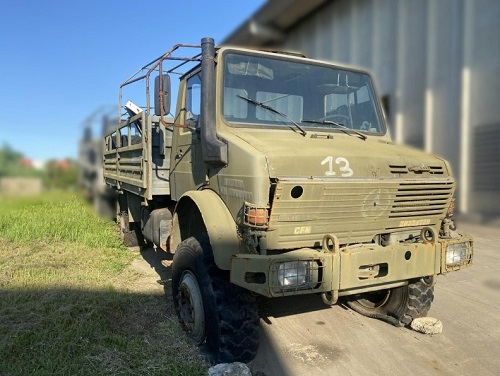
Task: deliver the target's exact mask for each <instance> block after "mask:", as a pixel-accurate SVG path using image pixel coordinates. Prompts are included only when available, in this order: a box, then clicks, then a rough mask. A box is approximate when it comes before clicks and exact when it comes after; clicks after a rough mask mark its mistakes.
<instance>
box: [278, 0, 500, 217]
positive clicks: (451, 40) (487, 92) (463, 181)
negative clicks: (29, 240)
mask: <svg viewBox="0 0 500 376" xmlns="http://www.w3.org/2000/svg"><path fill="white" fill-rule="evenodd" d="M499 20H500V1H498V0H439V1H438V0H335V1H330V2H327V3H326V5H324V6H322V7H321V8H320V9H318V11H316V12H315V13H314V14H313V15H311V16H309V17H308V18H306V19H305V20H303V21H302V22H300V23H299V24H297V25H296V26H295V27H294V28H293V29H292V30H291V31H290V32H289V33H288V34H287V37H286V40H285V41H284V43H283V46H284V47H286V48H287V49H292V50H298V51H302V52H304V53H306V54H307V55H308V56H310V57H313V58H320V59H326V60H332V61H336V62H339V63H348V64H354V65H357V66H362V67H365V68H367V69H368V70H370V71H371V72H373V73H374V76H375V79H376V81H377V84H378V85H377V86H378V88H379V94H380V95H381V96H382V97H384V98H385V99H387V102H388V104H389V117H388V120H389V123H390V128H391V132H392V135H393V138H394V139H395V140H396V141H398V142H402V143H406V144H410V145H413V146H416V147H419V148H422V149H425V150H427V151H429V152H432V153H435V154H438V155H442V156H443V157H445V158H446V159H448V160H449V161H450V162H451V163H452V166H453V167H454V172H455V175H456V176H457V178H458V180H459V187H460V188H459V191H458V193H459V195H458V206H459V209H460V210H461V211H466V212H475V211H484V210H485V208H486V209H488V210H493V211H495V210H496V211H497V212H498V213H500V193H499V192H500V188H499V189H494V190H491V189H490V191H488V192H486V191H485V190H484V189H483V190H482V191H481V192H480V194H478V191H477V190H478V187H477V186H475V184H474V182H473V180H474V178H475V177H474V174H475V173H476V171H479V170H477V169H478V166H475V165H474V163H475V162H474V158H473V156H474V154H473V153H474V150H473V146H474V145H473V144H474V129H475V127H477V126H481V125H484V124H494V123H495V124H498V129H499V135H500V39H499V36H500V22H499ZM484 158H486V159H487V157H483V159H484ZM476 159H477V158H476ZM491 163H492V167H491V168H492V170H491V171H492V174H493V175H495V174H496V175H495V176H497V177H498V176H500V161H496V164H495V162H494V161H492V162H491ZM483 169H484V167H483ZM487 172H488V171H486V173H487ZM479 188H481V187H479ZM490 188H491V187H490ZM491 201H496V204H493V209H492V203H491ZM495 205H496V208H495Z"/></svg>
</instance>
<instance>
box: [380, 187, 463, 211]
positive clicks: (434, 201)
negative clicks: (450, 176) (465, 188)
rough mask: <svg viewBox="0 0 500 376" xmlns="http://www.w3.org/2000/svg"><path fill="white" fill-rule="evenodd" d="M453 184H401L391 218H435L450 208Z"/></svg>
mask: <svg viewBox="0 0 500 376" xmlns="http://www.w3.org/2000/svg"><path fill="white" fill-rule="evenodd" d="M452 194H453V183H452V182H448V183H429V182H425V183H401V184H400V186H399V188H398V191H397V193H396V196H395V198H394V203H393V205H392V208H391V212H390V214H389V218H406V217H420V216H425V217H428V216H435V215H439V214H441V213H443V211H444V210H446V209H447V208H448V205H447V204H448V202H449V200H450V198H451V196H452Z"/></svg>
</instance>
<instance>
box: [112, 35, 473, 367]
mask: <svg viewBox="0 0 500 376" xmlns="http://www.w3.org/2000/svg"><path fill="white" fill-rule="evenodd" d="M184 55H187V56H188V57H184ZM175 76H177V77H179V81H178V94H177V105H176V108H175V110H173V111H172V112H171V111H170V107H171V88H172V86H177V80H176V81H175V82H174V84H175V85H172V82H171V78H172V77H175ZM137 83H140V84H137ZM136 86H140V87H139V89H137V88H136ZM125 92H130V93H132V94H133V95H134V98H133V100H127V102H126V103H125V104H123V101H124V97H125V95H124V93H125ZM119 97H120V98H119V107H118V110H119V119H120V121H119V124H118V125H117V127H116V128H115V129H113V130H112V131H111V132H108V133H107V134H106V135H105V137H104V143H105V145H104V156H103V169H104V179H105V182H106V183H107V184H108V185H109V186H111V187H113V188H114V189H115V190H116V191H117V193H118V220H117V221H118V222H119V225H120V229H121V233H122V235H123V239H124V241H125V243H126V244H127V245H137V244H142V243H143V242H150V243H152V244H153V245H154V246H155V247H156V248H161V249H163V250H165V251H166V252H171V253H172V254H174V256H173V264H172V269H171V271H172V292H173V300H174V306H175V308H176V310H177V314H178V317H179V322H180V323H181V325H182V327H183V329H184V330H185V331H186V332H187V333H188V335H189V336H190V337H191V338H192V339H193V340H194V341H195V342H196V343H197V344H198V345H203V346H204V348H205V349H207V350H208V352H209V353H210V354H211V356H212V359H213V360H214V361H218V362H230V361H236V360H237V361H243V362H246V361H249V360H251V359H252V358H253V357H254V356H255V355H256V353H257V348H258V344H259V315H258V311H257V305H256V298H257V297H258V296H264V297H267V298H275V297H284V296H289V295H302V294H316V295H318V299H322V300H323V301H324V302H325V303H326V304H328V305H333V304H336V303H337V301H338V300H339V299H341V301H342V302H345V304H347V305H348V306H349V307H351V308H352V309H354V310H356V311H357V312H359V313H362V314H364V315H367V316H370V317H375V318H379V319H383V320H385V321H387V322H389V323H392V324H394V325H398V326H403V325H408V324H410V323H411V321H412V320H413V319H414V318H417V317H420V316H425V315H426V314H427V311H428V310H429V308H430V305H431V303H432V301H433V298H434V292H433V286H434V283H435V280H436V276H437V275H439V274H444V273H447V272H451V271H457V270H460V269H463V268H466V267H468V266H470V265H471V264H472V259H473V240H472V238H471V237H470V236H468V235H466V234H461V233H459V232H457V231H456V229H455V225H454V222H453V218H452V216H453V209H454V198H453V194H454V190H455V181H454V179H453V177H452V172H451V168H450V165H449V163H448V162H447V161H445V160H444V159H442V158H439V157H437V156H433V155H429V154H426V153H424V152H422V151H419V150H416V149H412V148H409V147H405V146H401V145H397V144H394V143H393V142H392V141H391V138H390V135H389V132H388V129H387V126H386V122H385V118H384V114H383V110H382V108H381V105H380V102H379V99H378V96H377V94H376V92H375V89H374V85H373V82H372V79H371V77H370V75H369V74H368V73H366V72H364V71H361V70H358V69H353V68H350V67H341V66H338V65H333V64H331V63H327V62H323V61H316V60H311V59H308V58H306V57H304V56H302V55H300V54H295V53H285V52H275V51H274V52H273V51H256V50H251V49H244V48H235V47H220V48H219V47H215V45H214V41H213V39H211V38H204V39H202V40H201V45H176V46H174V47H173V48H172V49H171V50H169V51H168V52H167V53H165V54H164V55H162V56H160V57H159V58H157V59H155V60H153V61H152V62H151V63H149V64H147V65H145V66H144V67H142V68H141V69H139V70H138V71H137V72H136V73H135V74H133V75H132V76H131V77H130V78H129V79H127V80H126V81H125V82H124V83H123V84H121V86H120V95H119ZM138 98H139V99H140V100H141V102H140V103H138Z"/></svg>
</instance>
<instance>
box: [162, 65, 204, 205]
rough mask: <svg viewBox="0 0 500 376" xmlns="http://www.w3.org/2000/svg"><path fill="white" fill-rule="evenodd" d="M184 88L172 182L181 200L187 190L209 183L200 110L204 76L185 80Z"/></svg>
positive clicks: (174, 138)
mask: <svg viewBox="0 0 500 376" xmlns="http://www.w3.org/2000/svg"><path fill="white" fill-rule="evenodd" d="M180 90H182V91H183V95H182V101H183V102H184V106H181V111H180V114H178V119H179V124H180V125H181V126H180V127H176V128H175V130H174V136H173V140H172V154H171V163H170V166H171V175H170V186H171V194H172V198H173V199H174V200H178V199H179V198H180V196H182V194H183V193H184V192H187V191H189V190H195V189H198V188H199V187H200V186H201V185H203V184H204V183H205V180H206V174H205V163H204V162H203V155H202V152H201V144H200V140H201V136H200V124H199V117H200V112H201V111H200V110H201V105H200V103H201V76H200V72H197V73H195V74H193V75H192V76H191V77H189V78H188V79H187V81H186V82H185V83H181V85H180Z"/></svg>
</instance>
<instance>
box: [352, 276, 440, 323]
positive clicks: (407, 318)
mask: <svg viewBox="0 0 500 376" xmlns="http://www.w3.org/2000/svg"><path fill="white" fill-rule="evenodd" d="M433 300H434V286H432V285H431V284H429V283H426V282H425V281H422V280H420V281H414V282H412V283H409V284H408V285H406V286H401V287H396V288H393V289H389V290H381V291H375V292H370V293H364V294H359V295H354V296H352V297H349V298H348V300H347V305H348V306H349V307H350V308H351V309H353V310H354V311H356V312H358V313H360V314H362V315H364V316H368V317H372V318H376V319H380V320H384V321H387V322H389V323H391V324H393V325H395V326H405V325H410V324H411V322H412V321H413V320H414V319H416V318H418V317H424V316H426V315H427V312H428V311H429V309H430V307H431V304H432V301H433Z"/></svg>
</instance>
